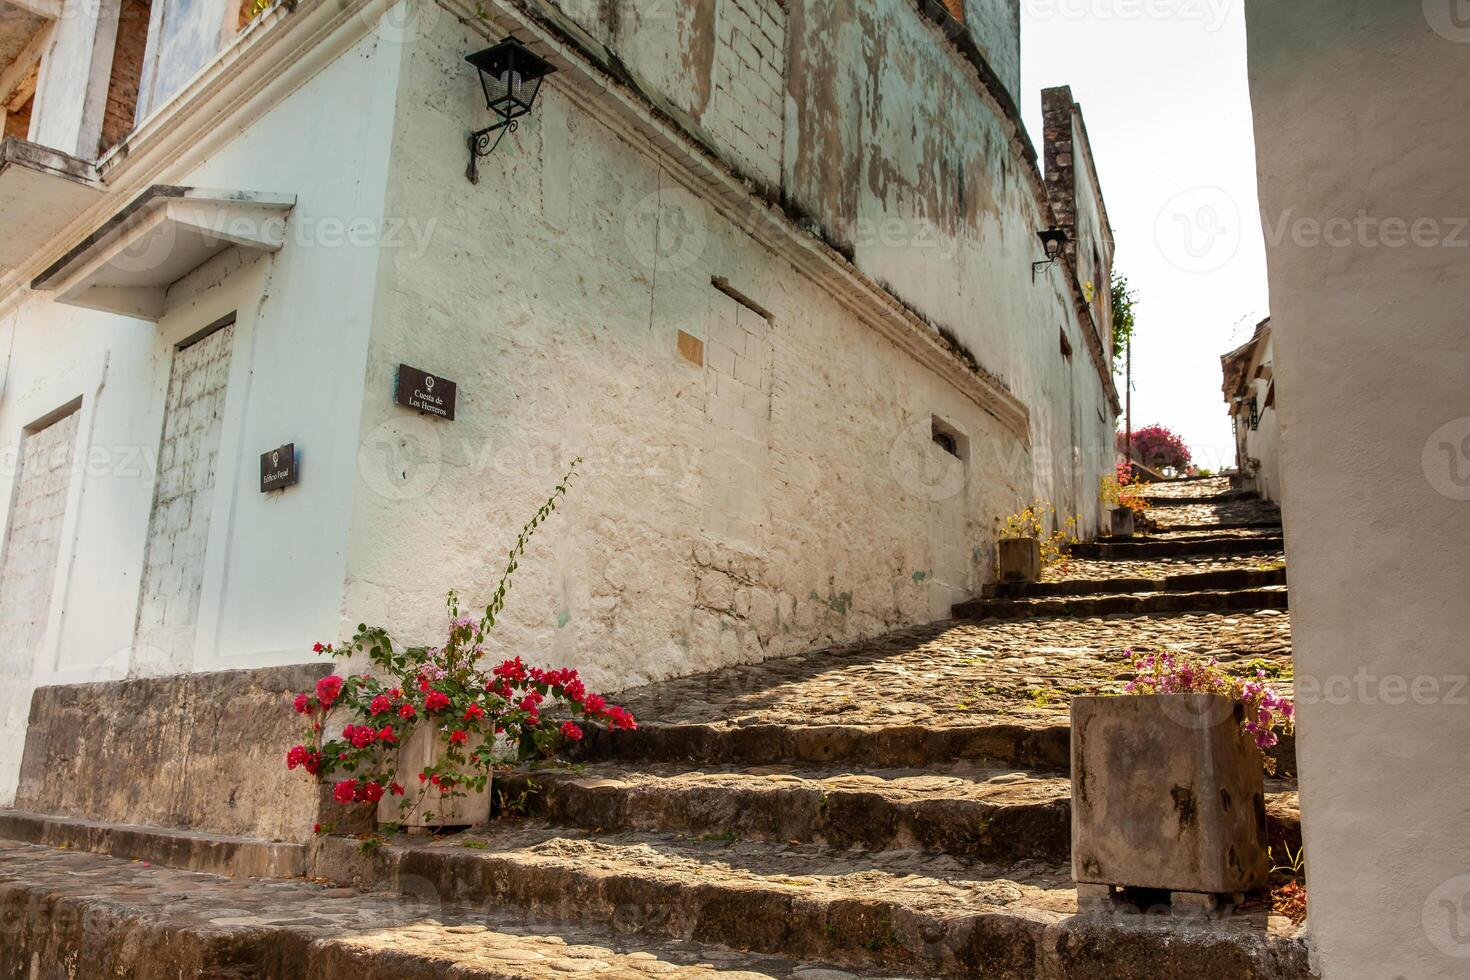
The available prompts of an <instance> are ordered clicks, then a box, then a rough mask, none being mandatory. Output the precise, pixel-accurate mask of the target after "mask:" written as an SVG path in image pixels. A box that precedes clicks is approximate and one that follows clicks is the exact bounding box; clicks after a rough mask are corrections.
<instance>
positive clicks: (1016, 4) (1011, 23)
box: [963, 0, 1023, 105]
mask: <svg viewBox="0 0 1470 980" xmlns="http://www.w3.org/2000/svg"><path fill="white" fill-rule="evenodd" d="M963 2H964V5H965V29H966V31H968V32H969V35H970V38H971V39H972V40H973V41H974V42H975V46H976V47H978V48H979V49H980V53H981V54H983V55H985V60H986V61H988V62H990V67H991V68H992V69H994V70H995V74H996V76H997V77H998V78H1000V80H1001V82H1002V83H1003V84H1004V85H1005V87H1006V91H1008V92H1010V93H1011V98H1012V99H1013V100H1014V101H1015V102H1016V103H1017V104H1018V105H1019V104H1020V102H1021V96H1022V95H1023V93H1022V92H1021V0H963Z"/></svg>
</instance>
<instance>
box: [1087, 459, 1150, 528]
mask: <svg viewBox="0 0 1470 980" xmlns="http://www.w3.org/2000/svg"><path fill="white" fill-rule="evenodd" d="M1143 487H1144V483H1143V481H1142V480H1140V479H1138V478H1137V477H1135V476H1134V475H1133V467H1132V466H1131V465H1130V464H1128V463H1119V464H1118V468H1117V471H1116V472H1114V473H1113V474H1112V475H1111V476H1105V477H1103V478H1102V484H1101V486H1100V487H1099V489H1098V498H1099V499H1100V500H1101V501H1102V502H1103V503H1104V504H1106V505H1107V506H1109V507H1125V508H1127V509H1128V510H1131V511H1133V513H1134V514H1136V515H1139V516H1142V515H1144V514H1147V513H1148V500H1147V499H1146V498H1145V497H1144V496H1143Z"/></svg>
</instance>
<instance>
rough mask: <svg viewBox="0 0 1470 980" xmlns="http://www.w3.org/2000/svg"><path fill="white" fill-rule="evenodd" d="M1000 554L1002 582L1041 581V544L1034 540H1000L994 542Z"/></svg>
mask: <svg viewBox="0 0 1470 980" xmlns="http://www.w3.org/2000/svg"><path fill="white" fill-rule="evenodd" d="M996 545H997V548H998V549H999V552H1000V580H1001V581H1002V582H1038V581H1040V580H1041V542H1040V541H1039V540H1037V539H1036V538H1001V539H1000V540H999V541H997V542H996Z"/></svg>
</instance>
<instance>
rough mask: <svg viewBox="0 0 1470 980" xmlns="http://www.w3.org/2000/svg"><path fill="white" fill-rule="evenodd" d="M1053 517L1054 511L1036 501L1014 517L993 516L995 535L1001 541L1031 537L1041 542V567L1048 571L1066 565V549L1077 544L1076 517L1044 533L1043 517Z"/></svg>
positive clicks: (1050, 506) (1053, 508) (1009, 515)
mask: <svg viewBox="0 0 1470 980" xmlns="http://www.w3.org/2000/svg"><path fill="white" fill-rule="evenodd" d="M1048 514H1056V508H1055V507H1053V506H1052V505H1051V504H1048V503H1046V502H1045V501H1041V500H1038V501H1036V502H1035V503H1033V504H1032V505H1031V506H1029V507H1024V508H1022V509H1021V510H1018V511H1016V512H1015V513H1014V514H1008V515H1006V516H1005V517H997V518H996V519H995V523H996V534H997V536H998V537H1002V538H1035V539H1036V540H1037V541H1040V542H1041V565H1042V567H1043V568H1051V567H1052V566H1054V565H1061V564H1063V563H1065V562H1066V560H1067V556H1068V553H1069V552H1068V549H1069V548H1070V547H1071V546H1072V545H1074V544H1076V543H1077V540H1078V539H1077V518H1076V517H1075V516H1073V517H1069V518H1067V520H1066V521H1065V522H1064V523H1062V525H1061V526H1060V527H1058V528H1057V529H1056V530H1054V531H1051V532H1048V531H1047V530H1046V527H1045V524H1046V515H1048Z"/></svg>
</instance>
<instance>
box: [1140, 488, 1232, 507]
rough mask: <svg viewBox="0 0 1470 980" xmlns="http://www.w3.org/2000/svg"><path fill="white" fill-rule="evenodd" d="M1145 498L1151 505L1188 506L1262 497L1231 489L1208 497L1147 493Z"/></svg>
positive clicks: (1226, 502)
mask: <svg viewBox="0 0 1470 980" xmlns="http://www.w3.org/2000/svg"><path fill="white" fill-rule="evenodd" d="M1143 499H1144V501H1145V502H1146V503H1147V504H1148V505H1149V506H1150V507H1188V506H1190V505H1192V504H1228V503H1238V502H1240V501H1242V500H1259V499H1260V498H1259V497H1257V496H1256V495H1255V494H1253V493H1251V492H1250V491H1249V490H1231V491H1229V492H1228V493H1212V494H1210V495H1209V496H1207V497H1151V496H1149V495H1148V494H1147V493H1145V494H1144V495H1143Z"/></svg>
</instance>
